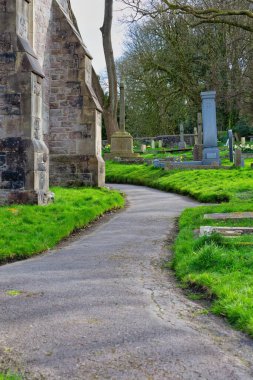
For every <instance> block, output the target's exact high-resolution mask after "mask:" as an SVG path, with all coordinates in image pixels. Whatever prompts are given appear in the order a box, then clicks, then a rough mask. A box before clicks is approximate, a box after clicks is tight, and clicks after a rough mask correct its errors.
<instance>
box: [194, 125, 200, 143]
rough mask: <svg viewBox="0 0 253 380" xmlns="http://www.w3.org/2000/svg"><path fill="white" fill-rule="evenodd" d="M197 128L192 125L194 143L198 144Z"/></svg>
mask: <svg viewBox="0 0 253 380" xmlns="http://www.w3.org/2000/svg"><path fill="white" fill-rule="evenodd" d="M198 142H199V140H198V128H197V127H194V145H198Z"/></svg>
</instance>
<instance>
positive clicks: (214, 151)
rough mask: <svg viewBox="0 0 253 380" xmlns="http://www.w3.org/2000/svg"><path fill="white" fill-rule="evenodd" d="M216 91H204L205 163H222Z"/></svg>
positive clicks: (202, 95) (202, 94)
mask: <svg viewBox="0 0 253 380" xmlns="http://www.w3.org/2000/svg"><path fill="white" fill-rule="evenodd" d="M215 96H216V92H215V91H207V92H202V93H201V97H202V118H203V144H204V149H203V164H204V165H208V164H213V163H217V164H220V153H219V149H218V139H217V122H216V103H215Z"/></svg>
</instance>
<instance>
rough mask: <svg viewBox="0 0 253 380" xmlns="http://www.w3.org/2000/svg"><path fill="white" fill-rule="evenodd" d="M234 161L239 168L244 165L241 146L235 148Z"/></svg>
mask: <svg viewBox="0 0 253 380" xmlns="http://www.w3.org/2000/svg"><path fill="white" fill-rule="evenodd" d="M234 163H235V167H237V168H238V167H241V166H242V151H241V149H239V148H236V149H235V158H234Z"/></svg>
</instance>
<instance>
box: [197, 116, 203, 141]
mask: <svg viewBox="0 0 253 380" xmlns="http://www.w3.org/2000/svg"><path fill="white" fill-rule="evenodd" d="M202 144H203V123H202V114H201V112H199V113H198V145H202Z"/></svg>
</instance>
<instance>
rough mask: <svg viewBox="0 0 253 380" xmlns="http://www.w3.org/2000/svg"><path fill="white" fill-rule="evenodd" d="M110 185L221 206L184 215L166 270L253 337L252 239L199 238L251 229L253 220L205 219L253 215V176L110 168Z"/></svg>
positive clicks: (229, 172)
mask: <svg viewBox="0 0 253 380" xmlns="http://www.w3.org/2000/svg"><path fill="white" fill-rule="evenodd" d="M107 181H111V182H120V183H134V184H139V185H147V186H150V187H154V188H158V189H161V190H166V191H173V192H176V193H179V194H185V195H190V196H192V197H193V198H195V199H197V200H199V201H202V202H212V203H213V202H217V203H220V204H218V205H208V206H201V207H196V208H193V209H187V210H185V211H184V212H183V213H182V215H181V217H180V220H179V234H178V236H177V238H176V241H175V243H174V256H173V259H172V262H170V263H168V264H167V266H168V267H171V266H172V268H173V269H174V270H175V273H176V276H177V277H178V278H179V279H180V280H181V281H182V282H183V284H184V286H186V287H188V288H190V289H191V290H192V292H193V295H192V297H193V298H194V299H196V298H198V297H200V298H201V297H203V298H209V299H210V300H211V304H210V305H211V307H210V308H211V311H212V312H214V313H217V314H219V315H222V316H225V317H226V318H227V319H228V320H229V321H230V322H231V324H233V325H234V326H235V327H236V328H238V329H240V330H242V331H244V332H246V333H248V334H249V335H251V336H253V235H243V236H242V237H235V238H231V237H230V238H226V237H222V236H221V235H218V234H213V235H211V236H210V237H198V235H197V234H196V229H198V228H199V227H200V226H202V225H217V226H248V227H252V226H253V220H252V219H242V220H230V221H229V220H226V221H222V220H218V221H217V220H208V221H207V220H205V219H204V215H205V214H208V213H225V212H240V211H241V212H243V211H253V170H251V169H231V170H202V171H200V170H194V171H192V170H191V171H187V170H184V171H180V170H175V171H169V172H165V171H164V170H162V169H155V168H153V167H150V166H145V165H122V164H116V163H111V162H108V163H107ZM222 201H226V203H224V202H223V203H221V202H222ZM147 207H148V206H147ZM165 266H166V265H165Z"/></svg>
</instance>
